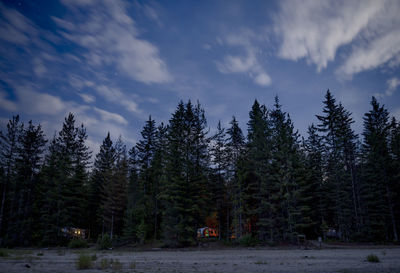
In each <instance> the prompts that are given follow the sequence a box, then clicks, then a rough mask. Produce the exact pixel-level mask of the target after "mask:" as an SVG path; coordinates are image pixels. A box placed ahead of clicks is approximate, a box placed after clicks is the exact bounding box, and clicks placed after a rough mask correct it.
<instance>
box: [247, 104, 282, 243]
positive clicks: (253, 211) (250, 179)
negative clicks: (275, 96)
mask: <svg viewBox="0 0 400 273" xmlns="http://www.w3.org/2000/svg"><path fill="white" fill-rule="evenodd" d="M249 116H250V120H249V122H248V123H247V125H248V135H247V138H248V142H247V148H246V155H245V157H246V160H245V162H244V164H245V166H244V172H243V174H242V177H241V179H242V181H241V182H240V183H241V184H242V185H243V194H244V195H243V201H244V206H243V209H244V214H245V218H246V219H245V223H243V224H245V225H246V230H247V232H251V234H252V235H253V236H256V235H257V234H258V236H259V238H260V239H262V240H265V239H266V237H270V238H272V236H273V235H272V228H273V226H274V223H273V217H272V214H271V213H272V208H271V207H270V204H271V202H272V200H271V199H270V198H269V197H270V195H269V193H268V192H269V190H270V189H269V188H268V186H269V185H268V183H267V180H268V168H269V163H268V162H269V159H270V128H269V124H268V111H267V110H266V107H265V106H264V105H261V106H260V104H259V103H258V101H257V100H256V101H255V102H254V104H253V106H252V109H251V111H250V113H249Z"/></svg>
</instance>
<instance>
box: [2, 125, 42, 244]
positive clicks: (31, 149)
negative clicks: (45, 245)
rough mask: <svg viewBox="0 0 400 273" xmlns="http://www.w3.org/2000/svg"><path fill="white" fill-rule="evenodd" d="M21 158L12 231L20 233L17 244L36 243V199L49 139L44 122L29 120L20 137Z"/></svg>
mask: <svg viewBox="0 0 400 273" xmlns="http://www.w3.org/2000/svg"><path fill="white" fill-rule="evenodd" d="M19 138H20V139H19V143H20V146H19V147H18V150H19V151H18V158H17V160H16V165H15V168H16V172H17V177H16V185H15V186H16V187H15V192H16V194H15V195H16V200H17V204H16V210H15V215H14V216H13V219H14V221H10V220H11V219H10V220H9V224H10V225H11V224H12V225H14V227H13V228H12V231H13V232H14V233H15V235H16V236H17V238H16V241H15V242H14V243H15V244H17V245H29V244H31V243H32V233H33V231H34V224H35V223H37V221H36V220H35V218H34V211H33V203H34V201H35V199H36V194H37V183H38V174H39V170H40V166H41V163H42V155H43V152H44V146H45V144H46V140H45V137H44V133H43V131H42V128H41V126H40V125H38V126H34V125H33V124H32V121H29V123H28V127H27V128H26V129H24V130H23V132H22V134H21V135H20V137H19Z"/></svg>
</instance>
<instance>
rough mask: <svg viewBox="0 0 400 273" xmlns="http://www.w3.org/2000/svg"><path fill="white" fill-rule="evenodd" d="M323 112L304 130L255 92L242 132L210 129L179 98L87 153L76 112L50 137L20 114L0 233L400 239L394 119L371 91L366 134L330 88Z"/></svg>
mask: <svg viewBox="0 0 400 273" xmlns="http://www.w3.org/2000/svg"><path fill="white" fill-rule="evenodd" d="M316 117H317V120H318V122H317V124H315V125H314V124H311V125H310V126H309V127H308V133H307V136H306V137H301V136H300V135H299V133H298V132H297V131H296V130H295V128H294V125H293V122H292V120H291V118H290V115H289V114H288V113H286V112H285V111H284V110H283V109H282V106H281V105H280V103H279V99H278V97H276V98H275V104H274V105H273V106H272V107H271V108H267V107H266V106H265V105H263V104H260V103H259V102H258V101H257V100H255V101H254V104H253V106H252V108H251V110H250V112H249V121H248V122H247V136H245V135H244V134H243V132H242V130H241V127H240V126H239V123H238V121H237V120H236V118H235V117H233V118H232V120H231V122H230V123H229V127H228V128H223V127H222V125H221V123H218V126H217V128H216V132H215V134H213V135H210V133H209V131H210V130H209V128H208V125H207V121H206V118H205V112H204V110H203V108H202V107H201V105H200V104H199V103H197V104H192V103H191V102H190V101H188V102H187V103H184V102H182V101H181V102H180V103H179V104H178V106H177V108H176V110H175V112H174V113H173V114H172V116H171V118H170V120H169V122H168V124H163V123H161V124H158V125H157V124H156V122H155V120H153V119H152V118H151V116H150V117H149V119H148V120H147V121H146V122H145V124H144V127H143V129H142V131H141V139H140V140H139V141H138V142H137V143H136V145H134V146H133V147H131V148H130V149H127V147H126V145H125V144H124V143H123V141H122V138H121V136H120V137H119V138H117V139H116V140H114V139H112V138H111V136H110V134H109V133H108V134H107V135H106V137H105V138H104V140H103V142H102V144H101V146H100V151H99V152H98V154H96V155H95V157H94V162H92V154H91V152H90V150H89V148H88V146H87V143H86V140H87V133H86V129H85V127H84V125H83V124H82V125H77V124H76V121H75V117H74V115H73V114H72V113H70V114H69V115H68V116H67V117H66V118H65V120H64V122H63V124H62V129H61V130H60V131H59V132H58V133H56V134H55V135H54V136H53V137H52V138H51V139H49V140H48V139H46V136H45V135H44V133H43V130H42V127H41V125H40V124H39V125H35V124H33V122H32V121H30V122H29V123H28V124H27V125H26V124H23V123H22V122H21V121H20V118H19V116H14V117H12V119H11V120H9V122H8V124H7V127H6V128H5V130H4V131H2V132H1V134H0V141H1V142H0V144H1V154H0V160H1V162H0V163H1V168H0V183H1V184H0V185H1V186H0V190H1V191H0V194H1V201H0V202H1V203H0V206H1V207H0V236H1V242H0V243H1V244H2V245H5V246H23V245H60V244H63V243H65V237H64V236H63V234H62V232H61V229H62V228H63V227H76V228H83V229H86V230H88V231H89V236H90V238H91V239H94V240H95V239H97V238H98V237H101V236H104V235H105V234H107V235H109V236H110V237H111V239H112V240H116V239H121V240H126V241H128V240H129V241H132V242H136V243H146V242H150V241H151V242H162V244H163V245H164V246H168V247H180V246H189V245H193V244H195V243H196V231H197V229H198V228H200V227H204V226H210V227H214V228H216V229H217V230H218V239H220V240H240V238H241V237H242V236H244V235H246V236H251V237H252V238H254V239H256V240H259V241H260V242H266V243H279V242H293V241H295V239H296V237H297V235H299V234H305V235H306V236H307V238H316V237H318V236H323V237H324V238H325V237H326V236H327V235H329V233H332V230H333V229H334V230H335V236H336V237H337V239H340V240H343V241H380V242H382V241H386V242H391V241H396V242H398V236H399V231H398V230H399V227H398V226H399V223H400V182H399V179H400V123H399V122H398V121H397V120H396V119H395V118H394V117H390V115H389V112H388V110H387V109H386V108H385V107H384V106H383V105H381V104H380V103H379V102H378V101H377V100H376V99H375V98H374V97H373V98H372V100H371V108H370V110H369V111H368V112H367V113H365V115H364V118H363V119H364V127H363V132H362V135H361V136H358V135H357V134H355V132H354V130H353V129H352V124H353V122H354V121H353V118H352V115H351V113H350V112H349V111H348V110H346V109H345V108H344V106H343V105H342V104H341V103H340V102H337V101H336V100H335V98H334V97H333V95H332V93H331V92H330V91H329V90H328V91H327V93H326V95H325V99H324V101H323V109H322V114H321V115H317V116H316ZM331 235H332V234H331Z"/></svg>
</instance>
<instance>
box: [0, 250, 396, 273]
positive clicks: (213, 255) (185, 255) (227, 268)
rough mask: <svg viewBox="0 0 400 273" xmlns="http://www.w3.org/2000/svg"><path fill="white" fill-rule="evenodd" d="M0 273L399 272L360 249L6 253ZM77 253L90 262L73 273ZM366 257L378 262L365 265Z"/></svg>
mask: <svg viewBox="0 0 400 273" xmlns="http://www.w3.org/2000/svg"><path fill="white" fill-rule="evenodd" d="M8 252H9V255H8V256H7V257H0V272H4V273H14V272H15V273H17V272H18V273H19V272H40V273H42V272H43V273H45V272H88V273H89V272H176V273H178V272H310V273H312V272H342V273H352V272H360V273H361V272H363V273H369V272H392V273H399V272H400V248H398V247H395V248H385V247H382V248H380V247H373V248H362V249H355V248H352V249H347V248H346V249H322V250H299V249H284V250H282V249H274V248H265V249H246V248H238V249H224V250H203V249H199V250H193V249H191V250H157V251H140V252H137V251H119V250H112V251H96V250H90V249H88V250H83V251H76V250H69V249H57V250H42V249H32V250H9V251H8ZM80 253H86V254H88V255H90V256H94V255H95V256H96V258H94V257H93V259H96V260H94V261H93V262H92V268H91V269H85V270H78V269H77V260H78V257H79V255H80ZM369 254H375V255H377V256H378V257H379V260H380V262H379V263H370V262H368V261H367V260H366V257H367V256H368V255H369Z"/></svg>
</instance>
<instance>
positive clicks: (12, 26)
mask: <svg viewBox="0 0 400 273" xmlns="http://www.w3.org/2000/svg"><path fill="white" fill-rule="evenodd" d="M0 14H1V16H0V39H3V40H5V41H7V42H10V43H15V44H19V45H27V44H29V43H30V42H31V40H32V37H33V36H36V34H37V30H36V29H35V27H34V26H33V23H32V22H31V20H29V19H27V18H26V17H25V16H23V15H22V14H21V13H19V12H18V11H16V10H15V9H11V8H7V7H5V6H4V5H3V4H2V3H0Z"/></svg>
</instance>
